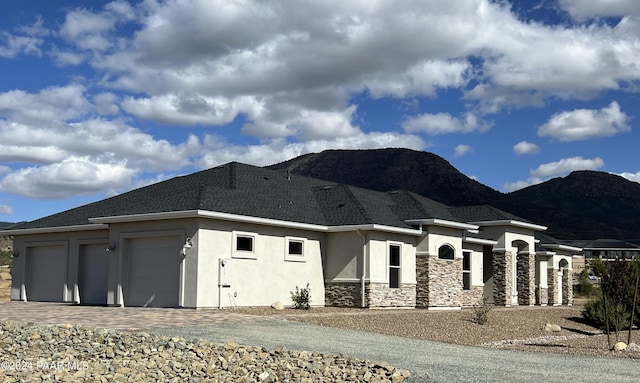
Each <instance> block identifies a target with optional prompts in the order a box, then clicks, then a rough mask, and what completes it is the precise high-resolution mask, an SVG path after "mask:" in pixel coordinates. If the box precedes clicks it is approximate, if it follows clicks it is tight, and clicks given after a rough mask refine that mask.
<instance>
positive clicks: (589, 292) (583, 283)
mask: <svg viewBox="0 0 640 383" xmlns="http://www.w3.org/2000/svg"><path fill="white" fill-rule="evenodd" d="M595 291H596V289H595V287H594V286H593V284H592V283H591V282H590V281H589V271H588V270H587V269H584V270H583V271H582V273H580V278H579V279H578V284H577V285H576V286H575V287H574V292H575V293H576V295H579V296H581V297H591V296H593V295H594V294H595Z"/></svg>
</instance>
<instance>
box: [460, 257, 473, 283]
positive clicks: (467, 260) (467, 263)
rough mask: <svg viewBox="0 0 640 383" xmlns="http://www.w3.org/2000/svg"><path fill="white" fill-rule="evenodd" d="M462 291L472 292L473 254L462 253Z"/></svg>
mask: <svg viewBox="0 0 640 383" xmlns="http://www.w3.org/2000/svg"><path fill="white" fill-rule="evenodd" d="M462 289H463V290H471V252H470V251H465V252H463V253H462Z"/></svg>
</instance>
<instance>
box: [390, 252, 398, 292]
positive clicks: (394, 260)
mask: <svg viewBox="0 0 640 383" xmlns="http://www.w3.org/2000/svg"><path fill="white" fill-rule="evenodd" d="M389 288H392V289H397V288H400V246H399V245H389Z"/></svg>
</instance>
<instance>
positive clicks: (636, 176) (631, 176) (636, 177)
mask: <svg viewBox="0 0 640 383" xmlns="http://www.w3.org/2000/svg"><path fill="white" fill-rule="evenodd" d="M618 175H619V176H621V177H624V178H626V179H628V180H629V181H633V182H638V183H640V171H638V172H635V173H631V172H623V173H620V174H618Z"/></svg>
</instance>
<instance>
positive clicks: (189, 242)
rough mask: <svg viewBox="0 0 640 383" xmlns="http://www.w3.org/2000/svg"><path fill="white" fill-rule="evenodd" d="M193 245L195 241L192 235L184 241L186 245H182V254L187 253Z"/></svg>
mask: <svg viewBox="0 0 640 383" xmlns="http://www.w3.org/2000/svg"><path fill="white" fill-rule="evenodd" d="M192 247H193V242H192V241H191V237H188V238H187V240H186V241H184V245H182V255H187V250H189V249H190V248H192Z"/></svg>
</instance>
